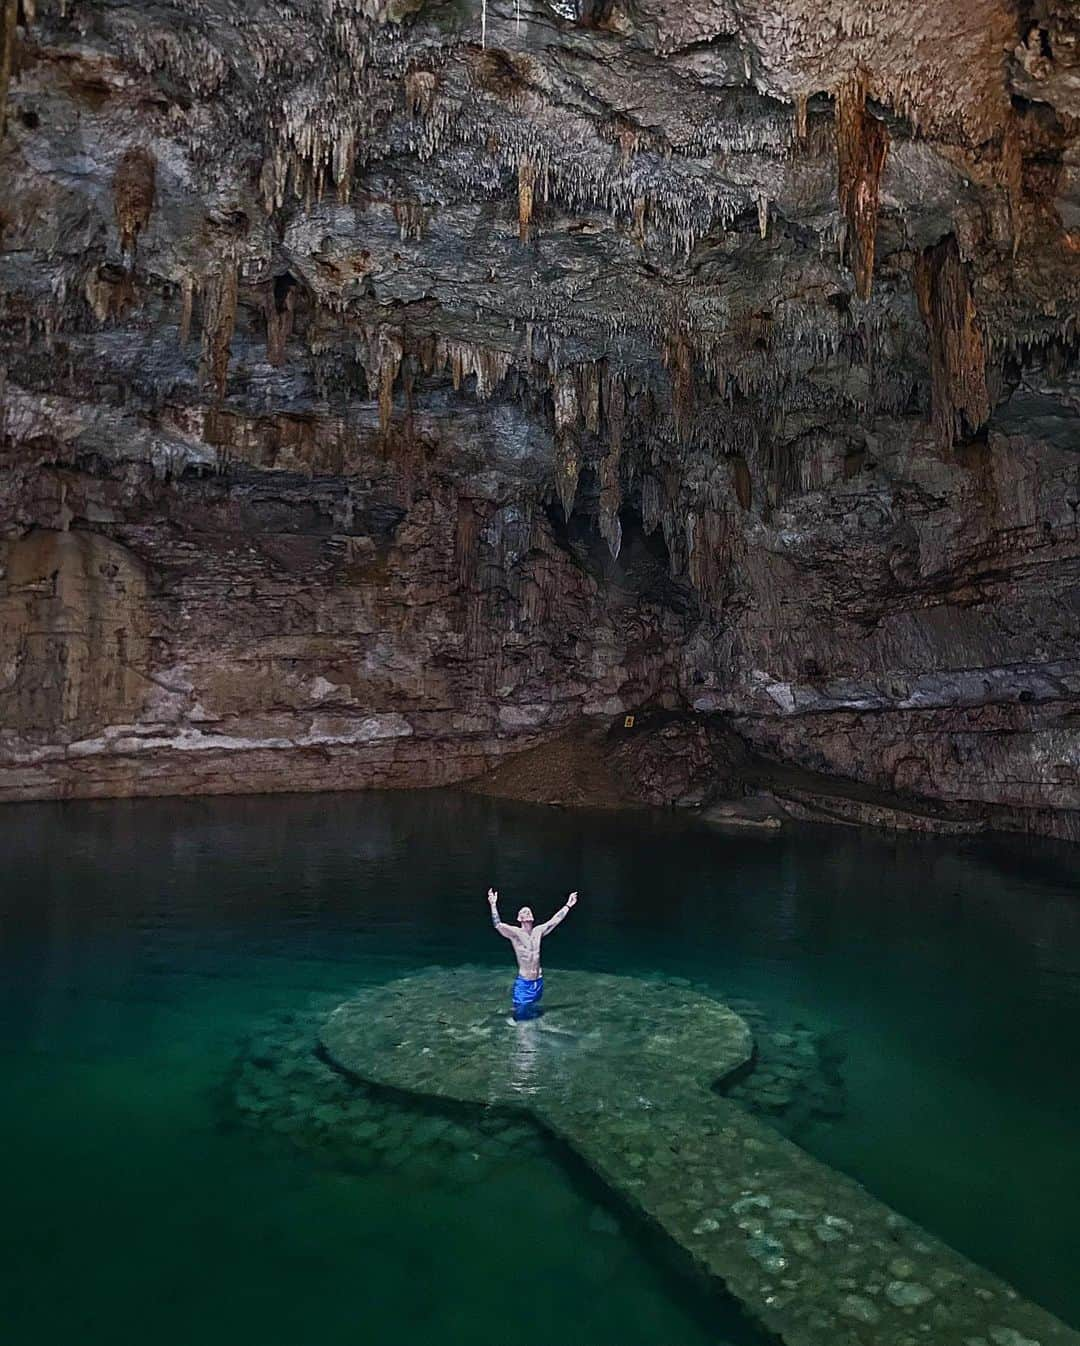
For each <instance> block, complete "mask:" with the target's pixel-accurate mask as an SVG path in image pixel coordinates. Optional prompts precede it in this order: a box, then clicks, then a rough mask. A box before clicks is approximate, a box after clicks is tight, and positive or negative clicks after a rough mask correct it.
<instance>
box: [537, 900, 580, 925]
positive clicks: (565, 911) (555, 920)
mask: <svg viewBox="0 0 1080 1346" xmlns="http://www.w3.org/2000/svg"><path fill="white" fill-rule="evenodd" d="M576 905H577V893H571V894H570V896H569V897H568V898H567V899H566V901H565V903H564V904H563V905H562V906H561V907H560V908H559V910H558V911H557V912H556V913H555V915H554V916H552V918H551V920H550V921H545V922H544V924H543V925H538V926H537V927H536V930H537V933H538V934H540V935H550V934H551V932H552V931H553V930H554V929H555V927H556V926H557V925H561V924H562V922H563V921H565V920H566V918H567V916H569V915H570V908H571V907H573V906H576Z"/></svg>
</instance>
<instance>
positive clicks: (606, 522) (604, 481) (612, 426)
mask: <svg viewBox="0 0 1080 1346" xmlns="http://www.w3.org/2000/svg"><path fill="white" fill-rule="evenodd" d="M604 413H605V417H606V420H607V427H608V451H607V453H606V454H605V455H604V457H603V458H602V459H601V461H600V536H601V537H602V538H603V539H604V541H605V542H606V543H607V544H608V549H609V550H610V552H611V555H612V556H613V557H617V556H618V555H619V551H620V550H621V548H622V524H621V523H620V521H619V511H620V509H622V480H621V462H622V447H623V429H624V426H625V420H626V387H625V385H624V383H623V381H622V379H621V378H620V377H619V375H617V374H611V373H609V374H608V376H607V379H606V381H605V387H604Z"/></svg>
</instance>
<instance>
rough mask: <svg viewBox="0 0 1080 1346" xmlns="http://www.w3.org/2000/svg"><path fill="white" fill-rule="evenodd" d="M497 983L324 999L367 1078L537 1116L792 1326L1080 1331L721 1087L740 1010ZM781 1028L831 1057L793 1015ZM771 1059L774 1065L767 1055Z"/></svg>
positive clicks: (734, 1053)
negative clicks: (519, 1008)
mask: <svg viewBox="0 0 1080 1346" xmlns="http://www.w3.org/2000/svg"><path fill="white" fill-rule="evenodd" d="M505 981H506V979H505V977H504V976H503V975H502V974H500V973H493V972H490V971H483V970H475V969H467V968H464V969H433V970H431V971H427V972H422V973H418V974H416V975H414V976H410V977H406V978H402V979H400V980H398V981H396V982H391V983H389V984H387V985H385V986H382V987H378V988H372V989H370V990H367V991H365V992H363V993H361V995H359V996H358V997H357V998H356V999H354V1000H352V1001H349V1002H346V1003H345V1004H343V1005H341V1006H339V1007H338V1008H337V1009H335V1010H334V1011H333V1013H331V1014H330V1016H329V1017H328V1019H327V1020H326V1021H325V1024H324V1025H323V1028H322V1031H321V1043H322V1048H323V1050H324V1051H325V1053H326V1054H327V1056H328V1057H329V1059H330V1060H331V1061H332V1062H333V1063H334V1064H335V1065H336V1066H338V1067H339V1068H340V1069H341V1070H342V1071H344V1072H346V1073H347V1074H348V1075H350V1076H353V1077H356V1078H358V1079H360V1080H361V1081H367V1082H370V1083H374V1084H378V1085H383V1086H390V1087H391V1088H393V1089H395V1090H402V1091H405V1092H409V1093H415V1094H417V1095H423V1096H428V1097H431V1098H436V1099H437V1098H442V1099H444V1100H452V1101H454V1102H456V1103H467V1102H472V1103H474V1104H477V1105H485V1106H487V1107H489V1108H490V1107H492V1106H494V1107H496V1108H497V1109H498V1110H500V1111H501V1110H503V1109H505V1108H510V1109H513V1110H517V1111H520V1112H522V1113H524V1114H527V1115H529V1116H530V1117H532V1118H533V1119H535V1120H537V1121H539V1122H540V1123H541V1124H542V1126H543V1127H545V1128H546V1129H548V1130H549V1131H551V1132H553V1133H554V1134H555V1135H557V1136H558V1137H559V1138H560V1139H562V1140H563V1141H564V1142H566V1143H568V1144H569V1145H570V1146H571V1147H572V1148H573V1149H574V1150H575V1151H577V1153H578V1154H579V1155H580V1156H581V1157H582V1158H583V1159H584V1160H585V1161H586V1162H587V1163H588V1164H589V1165H590V1167H592V1168H593V1169H594V1170H595V1171H596V1172H597V1173H598V1174H599V1175H600V1176H601V1177H602V1178H603V1179H604V1180H605V1181H606V1182H607V1183H608V1184H609V1185H610V1186H611V1188H612V1189H613V1190H614V1191H615V1192H616V1193H617V1194H618V1196H619V1197H620V1198H622V1199H623V1200H625V1201H626V1202H628V1203H629V1204H630V1206H631V1207H633V1208H634V1209H636V1210H637V1211H639V1212H640V1213H643V1214H644V1215H646V1216H647V1217H648V1218H649V1219H651V1220H653V1221H655V1222H656V1223H657V1224H658V1225H659V1226H660V1227H661V1228H662V1229H664V1230H665V1231H666V1232H667V1233H668V1234H669V1235H670V1236H671V1237H672V1238H673V1239H675V1241H676V1242H677V1243H678V1244H679V1245H680V1246H681V1247H682V1248H683V1249H685V1250H686V1252H688V1253H689V1255H690V1256H691V1258H692V1260H693V1262H694V1263H695V1265H696V1266H697V1267H698V1269H699V1270H700V1271H702V1272H704V1273H705V1274H706V1275H709V1276H712V1277H715V1278H717V1279H718V1280H719V1281H720V1282H722V1284H723V1285H724V1287H725V1288H726V1289H727V1290H728V1291H729V1292H730V1293H732V1294H733V1295H734V1296H735V1297H736V1298H737V1299H738V1300H739V1301H740V1302H741V1303H743V1304H744V1305H745V1306H746V1307H747V1308H748V1309H749V1310H750V1311H751V1312H752V1313H753V1314H754V1315H755V1316H756V1317H757V1318H758V1319H759V1320H760V1321H761V1322H762V1323H763V1324H764V1325H765V1326H766V1327H767V1328H768V1329H769V1330H771V1331H773V1332H775V1333H776V1334H777V1335H778V1336H779V1337H780V1338H781V1339H782V1340H784V1341H787V1342H793V1343H804V1342H805V1343H813V1344H814V1346H825V1343H830V1346H835V1344H837V1343H845V1342H850V1343H866V1344H867V1346H869V1344H870V1343H894V1342H895V1343H904V1346H908V1343H913V1342H918V1341H923V1340H933V1341H934V1342H941V1343H957V1346H961V1344H963V1346H968V1344H969V1343H970V1342H972V1341H973V1340H980V1339H981V1340H985V1341H993V1342H995V1343H997V1342H1009V1341H1019V1340H1023V1339H1026V1340H1029V1341H1033V1342H1038V1343H1040V1346H1051V1344H1052V1343H1062V1346H1064V1344H1065V1343H1069V1346H1072V1344H1073V1343H1075V1342H1077V1341H1078V1340H1080V1338H1078V1335H1077V1334H1076V1333H1074V1332H1072V1331H1071V1330H1069V1329H1068V1328H1066V1327H1065V1326H1064V1325H1063V1324H1061V1323H1059V1322H1058V1321H1057V1320H1055V1319H1053V1318H1052V1317H1051V1316H1050V1315H1049V1314H1046V1313H1045V1312H1043V1311H1042V1310H1040V1309H1038V1308H1037V1307H1036V1306H1034V1305H1032V1304H1029V1303H1026V1302H1025V1301H1023V1300H1021V1299H1019V1298H1018V1297H1017V1295H1016V1294H1015V1292H1014V1291H1012V1290H1011V1289H1010V1288H1009V1287H1008V1286H1006V1285H1004V1284H1003V1283H1002V1282H1001V1281H999V1280H997V1278H995V1277H993V1276H992V1275H990V1274H989V1273H988V1272H985V1271H983V1270H981V1269H980V1268H978V1267H976V1266H974V1265H973V1264H971V1263H970V1262H968V1261H966V1260H965V1259H964V1258H962V1257H960V1256H959V1255H958V1254H956V1253H954V1252H953V1251H952V1250H951V1249H949V1248H947V1247H946V1246H945V1245H943V1244H942V1243H940V1242H939V1241H938V1240H936V1239H934V1238H933V1237H932V1236H931V1235H929V1234H927V1233H926V1232H925V1231H923V1230H922V1229H920V1228H919V1227H917V1226H916V1225H914V1224H912V1223H911V1222H910V1221H908V1220H906V1219H904V1218H903V1217H901V1216H900V1215H898V1214H896V1213H895V1212H893V1211H890V1210H889V1209H888V1208H887V1207H885V1206H884V1205H882V1204H881V1203H880V1202H877V1201H875V1200H874V1199H873V1198H872V1197H871V1196H869V1194H867V1193H866V1192H865V1191H864V1190H863V1189H862V1188H860V1187H859V1186H858V1185H857V1184H856V1183H854V1182H852V1181H850V1180H849V1179H847V1178H845V1177H843V1176H842V1175H841V1174H839V1173H836V1172H835V1171H833V1170H831V1169H828V1168H826V1167H825V1166H824V1165H821V1164H819V1163H817V1162H816V1161H814V1160H813V1159H811V1158H810V1156H809V1155H807V1154H806V1153H805V1152H804V1151H803V1150H801V1149H799V1148H798V1147H797V1146H796V1145H794V1144H792V1143H791V1142H790V1141H788V1140H785V1139H784V1138H783V1137H782V1136H781V1135H780V1134H779V1133H778V1132H777V1131H776V1130H775V1129H774V1128H773V1127H771V1126H768V1125H766V1124H765V1123H763V1122H762V1121H760V1120H758V1119H757V1118H755V1117H754V1116H753V1115H752V1114H751V1113H750V1112H749V1111H748V1110H747V1109H745V1108H743V1107H741V1106H739V1105H738V1104H737V1103H735V1102H732V1101H730V1099H725V1098H723V1097H720V1096H718V1095H717V1094H716V1093H715V1092H713V1091H712V1090H711V1088H710V1085H712V1084H713V1083H714V1082H715V1081H716V1079H717V1076H718V1074H719V1075H721V1076H723V1075H724V1074H729V1073H730V1072H733V1071H738V1070H739V1069H740V1067H742V1068H745V1067H746V1065H747V1063H748V1062H749V1061H750V1059H751V1054H752V1036H751V1033H750V1029H749V1027H748V1025H747V1024H746V1022H745V1021H744V1020H742V1019H741V1018H740V1017H739V1016H738V1015H737V1014H735V1012H734V1011H733V1010H731V1009H729V1008H727V1007H725V1006H723V1005H721V1004H719V1002H717V1001H715V1000H712V999H710V998H708V997H706V996H703V995H701V994H700V993H697V992H695V991H693V990H692V989H690V988H688V987H687V986H685V985H683V984H679V983H664V982H660V981H649V980H644V979H634V978H626V977H615V976H606V975H601V974H583V973H572V972H570V973H560V974H559V978H558V993H557V997H556V996H555V995H552V997H551V1003H550V1005H549V1008H548V1011H547V1013H546V1014H545V1016H544V1018H543V1019H541V1020H540V1021H539V1022H534V1023H530V1024H524V1025H522V1024H514V1023H513V1022H512V1021H509V1019H508V1016H507V1014H506V1011H505V1005H504V1001H505V995H506V985H505ZM773 1036H774V1039H775V1038H777V1037H779V1038H780V1041H778V1042H776V1041H774V1043H773V1047H774V1048H776V1049H778V1050H780V1051H782V1052H788V1051H791V1052H793V1053H794V1054H795V1055H801V1054H803V1053H805V1054H806V1055H807V1057H808V1058H809V1057H810V1056H811V1054H813V1055H814V1056H817V1057H819V1058H820V1044H819V1043H816V1042H815V1041H814V1040H813V1037H812V1036H811V1035H809V1034H808V1035H806V1036H803V1035H802V1030H799V1031H794V1032H791V1033H782V1032H781V1033H775V1032H774V1035H773ZM253 1068H255V1069H257V1068H258V1067H257V1066H255V1067H253ZM245 1069H247V1070H248V1073H249V1074H250V1071H251V1068H245ZM766 1073H771V1075H772V1078H773V1080H774V1081H775V1080H777V1079H779V1078H782V1076H781V1073H780V1068H779V1063H778V1062H777V1061H775V1060H774V1062H773V1068H772V1070H771V1072H766ZM774 1091H775V1092H777V1093H779V1090H777V1089H776V1088H775V1085H773V1084H771V1083H770V1084H769V1085H768V1086H767V1087H766V1088H765V1089H763V1090H762V1091H761V1092H762V1094H766V1093H770V1092H774ZM757 1106H759V1107H762V1106H764V1107H767V1106H768V1102H767V1100H765V1101H763V1100H762V1098H761V1097H760V1096H759V1098H758V1100H757ZM250 1110H251V1109H250V1108H249V1111H250ZM256 1111H257V1110H256ZM315 1111H317V1109H316V1110H315Z"/></svg>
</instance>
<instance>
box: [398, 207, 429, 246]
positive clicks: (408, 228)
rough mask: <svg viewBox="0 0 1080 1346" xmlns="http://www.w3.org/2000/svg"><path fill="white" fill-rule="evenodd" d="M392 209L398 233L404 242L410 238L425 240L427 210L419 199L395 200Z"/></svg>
mask: <svg viewBox="0 0 1080 1346" xmlns="http://www.w3.org/2000/svg"><path fill="white" fill-rule="evenodd" d="M391 209H392V210H393V212H394V219H395V220H396V221H397V226H398V234H399V236H400V238H401V241H402V243H405V242H407V241H408V240H409V239H410V238H411V239H414V240H415V241H416V242H417V243H421V242H423V239H424V226H425V225H426V224H427V211H426V210H425V209H424V207H423V206H422V205H421V204H420V202H419V201H395V202H394V204H393V206H392V207H391Z"/></svg>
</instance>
